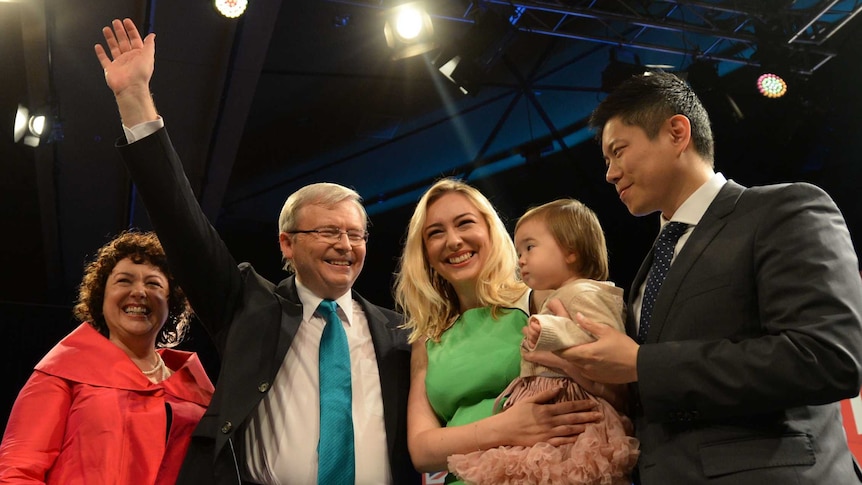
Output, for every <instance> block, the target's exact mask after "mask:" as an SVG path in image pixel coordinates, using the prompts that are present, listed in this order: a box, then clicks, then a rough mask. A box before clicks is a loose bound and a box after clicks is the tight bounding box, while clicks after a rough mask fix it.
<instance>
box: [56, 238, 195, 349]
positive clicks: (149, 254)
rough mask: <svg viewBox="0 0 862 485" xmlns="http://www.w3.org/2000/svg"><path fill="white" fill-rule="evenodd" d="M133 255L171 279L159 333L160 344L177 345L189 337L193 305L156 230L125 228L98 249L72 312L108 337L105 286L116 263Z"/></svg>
mask: <svg viewBox="0 0 862 485" xmlns="http://www.w3.org/2000/svg"><path fill="white" fill-rule="evenodd" d="M126 258H130V259H131V260H132V262H134V263H136V264H142V263H147V264H151V265H153V266H155V267H157V268H158V269H159V270H160V271H161V272H162V273H164V275H165V277H167V279H168V319H167V321H166V322H165V325H164V327H162V332H161V334H160V335H159V340H158V344H157V345H158V346H159V347H174V346H176V345H177V344H179V343H180V342H181V341H182V339H183V337H184V336H185V333H186V330H187V328H188V325H189V319H190V317H191V307H190V306H189V304H188V301H187V300H186V295H185V293H183V290H182V289H181V288H180V287H179V286H177V284H176V282H175V281H174V277H173V275H172V274H171V272H170V270H169V268H168V259H167V257H166V256H165V251H164V249H162V244H161V243H160V242H159V238H158V237H157V236H156V234H155V233H154V232H138V231H134V230H130V231H124V232H122V233H120V234H119V235H117V237H115V238H114V239H112V240H111V241H110V242H108V243H107V244H105V245H104V246H102V247H101V248H99V250H98V251H96V256H95V258H94V259H93V260H92V261H90V262H89V263H87V264H86V265H85V266H84V278H83V279H82V280H81V286H80V287H79V289H78V300H77V301H76V302H75V307H74V308H73V309H72V312H73V313H74V315H75V318H77V319H78V320H79V321H81V322H88V323H89V324H90V325H92V326H93V328H95V329H96V330H98V331H99V333H101V334H102V335H104V336H105V337H108V336H109V335H108V325H107V323H106V322H105V315H104V314H103V313H102V304H103V303H104V300H105V285H106V284H107V281H108V276H109V275H110V274H111V271H113V270H114V266H116V265H117V263H118V262H120V261H122V260H123V259H126Z"/></svg>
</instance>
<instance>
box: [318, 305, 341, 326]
mask: <svg viewBox="0 0 862 485" xmlns="http://www.w3.org/2000/svg"><path fill="white" fill-rule="evenodd" d="M337 309H338V304H337V303H335V301H333V300H322V301H321V302H320V305H318V307H317V313H319V314H320V316H322V317H323V319H324V320H326V323H331V322H332V318H333V317H335V318H338V311H337Z"/></svg>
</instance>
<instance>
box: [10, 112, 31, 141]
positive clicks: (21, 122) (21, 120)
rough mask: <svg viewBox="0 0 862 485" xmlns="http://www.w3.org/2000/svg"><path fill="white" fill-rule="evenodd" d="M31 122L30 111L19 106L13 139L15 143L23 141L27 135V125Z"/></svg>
mask: <svg viewBox="0 0 862 485" xmlns="http://www.w3.org/2000/svg"><path fill="white" fill-rule="evenodd" d="M29 122H30V110H29V109H27V108H26V107H24V106H22V105H20V104H19V105H18V111H17V112H16V113H15V130H14V132H13V138H14V140H15V143H18V142H19V141H21V138H24V135H26V134H27V124H28V123H29Z"/></svg>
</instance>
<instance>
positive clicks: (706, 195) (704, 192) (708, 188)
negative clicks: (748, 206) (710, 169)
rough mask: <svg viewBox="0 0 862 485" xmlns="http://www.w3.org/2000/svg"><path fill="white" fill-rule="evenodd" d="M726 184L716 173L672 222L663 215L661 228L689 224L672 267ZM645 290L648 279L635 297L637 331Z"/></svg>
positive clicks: (633, 305)
mask: <svg viewBox="0 0 862 485" xmlns="http://www.w3.org/2000/svg"><path fill="white" fill-rule="evenodd" d="M726 183H727V179H725V178H724V175H722V174H721V172H716V173H715V174H713V175H712V177H710V178H709V180H707V181H706V183H704V184H703V185H701V186H700V187H698V189H697V190H695V191H694V193H692V194H691V195H690V196H688V198H687V199H685V202H683V203H682V205H681V206H679V209H677V210H676V212H675V213H674V215H673V217H671V218H670V220H668V219H665V218H664V216H663V215H662V216H661V221H660V223H661V227H664V225H665V224H667V223H668V222H671V221H673V222H684V223H686V224H688V228H686V230H685V232H684V233H683V234H682V236H680V238H679V240H678V241H677V242H676V246H674V250H673V258H671V260H670V262H671V265H673V260H674V259H676V255H677V254H679V252H680V251H681V250H682V248H683V246H685V243H686V242H687V241H688V238H689V236H691V231H693V230H694V228H695V226H697V224H698V223H699V222H700V220H701V218H703V215H704V214H706V210H707V209H708V208H709V205H710V204H712V201H713V200H715V197H716V196H718V192H719V191H720V190H721V188H722V187H724V184H726ZM645 288H646V278H644V281H642V282H641V285H640V287H639V288H638V294H637V296H635V299H634V302H632V307H633V308H632V311H633V312H634V319H635V329H638V328H640V325H641V306H642V303H643V298H644V289H645Z"/></svg>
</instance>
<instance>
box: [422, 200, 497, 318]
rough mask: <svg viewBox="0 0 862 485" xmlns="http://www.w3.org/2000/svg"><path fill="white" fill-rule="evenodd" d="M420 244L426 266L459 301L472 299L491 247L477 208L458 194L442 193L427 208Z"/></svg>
mask: <svg viewBox="0 0 862 485" xmlns="http://www.w3.org/2000/svg"><path fill="white" fill-rule="evenodd" d="M422 241H423V243H424V245H425V256H426V258H427V259H428V263H429V264H430V265H431V267H432V268H433V269H434V270H435V271H436V272H437V273H438V274H440V276H441V277H442V278H443V279H445V280H446V281H448V282H449V283H450V284H451V285H452V286H453V287H454V288H455V292H456V293H458V297H459V299H460V300H461V301H462V302H465V301H470V300H472V299H474V297H475V293H476V281H477V279H478V277H479V273H480V272H481V270H482V267H483V265H484V264H485V259H486V254H485V250H487V249H488V245H489V244H490V234H489V230H488V223H487V222H486V221H485V218H484V217H482V214H481V212H479V209H477V208H476V206H475V205H474V204H473V203H472V202H470V200H469V199H468V198H467V197H466V196H465V195H463V194H461V193H458V192H449V193H446V194H443V195H442V196H440V198H438V199H437V200H435V201H434V202H432V203H431V204H429V205H428V210H427V215H426V220H425V225H424V227H423V229H422Z"/></svg>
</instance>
